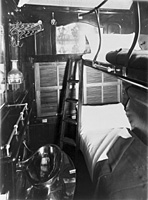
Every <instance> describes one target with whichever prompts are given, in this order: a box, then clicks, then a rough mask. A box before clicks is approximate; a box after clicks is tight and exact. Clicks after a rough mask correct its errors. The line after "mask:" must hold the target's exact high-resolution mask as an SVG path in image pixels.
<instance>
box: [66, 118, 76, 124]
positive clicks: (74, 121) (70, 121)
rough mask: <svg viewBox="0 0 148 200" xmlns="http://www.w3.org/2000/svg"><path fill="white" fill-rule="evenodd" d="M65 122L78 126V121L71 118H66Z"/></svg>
mask: <svg viewBox="0 0 148 200" xmlns="http://www.w3.org/2000/svg"><path fill="white" fill-rule="evenodd" d="M63 121H64V122H67V123H70V124H74V125H77V121H76V119H71V118H70V117H67V118H65V119H64V120H63Z"/></svg>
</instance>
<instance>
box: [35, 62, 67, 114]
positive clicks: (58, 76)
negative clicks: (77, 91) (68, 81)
mask: <svg viewBox="0 0 148 200" xmlns="http://www.w3.org/2000/svg"><path fill="white" fill-rule="evenodd" d="M65 65H66V63H65V62H43V63H42V62H40V63H35V64H34V68H35V70H34V71H35V94H36V106H37V116H38V117H47V116H55V115H56V114H57V112H58V104H59V98H60V90H61V88H62V82H63V76H64V69H65Z"/></svg>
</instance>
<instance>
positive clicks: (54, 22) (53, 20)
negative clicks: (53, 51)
mask: <svg viewBox="0 0 148 200" xmlns="http://www.w3.org/2000/svg"><path fill="white" fill-rule="evenodd" d="M51 25H53V26H56V25H57V21H56V19H55V18H54V12H52V19H51Z"/></svg>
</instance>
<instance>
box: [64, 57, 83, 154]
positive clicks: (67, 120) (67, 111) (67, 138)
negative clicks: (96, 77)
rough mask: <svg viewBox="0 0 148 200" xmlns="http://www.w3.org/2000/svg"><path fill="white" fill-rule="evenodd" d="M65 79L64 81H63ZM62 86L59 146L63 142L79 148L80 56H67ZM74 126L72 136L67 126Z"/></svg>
mask: <svg viewBox="0 0 148 200" xmlns="http://www.w3.org/2000/svg"><path fill="white" fill-rule="evenodd" d="M64 81H65V83H64ZM64 81H63V88H62V92H63V93H62V99H63V101H62V105H61V106H62V110H61V114H62V119H61V126H60V148H61V149H63V146H64V145H65V144H68V145H72V146H74V147H76V151H77V150H78V149H79V135H78V133H79V132H80V127H81V122H80V119H81V105H82V97H83V94H82V93H83V90H82V88H83V61H82V58H81V57H80V56H77V57H73V58H69V59H68V61H67V64H66V68H65V74H64ZM70 126H74V127H75V130H74V137H72V133H71V131H70V129H69V128H68V127H70Z"/></svg>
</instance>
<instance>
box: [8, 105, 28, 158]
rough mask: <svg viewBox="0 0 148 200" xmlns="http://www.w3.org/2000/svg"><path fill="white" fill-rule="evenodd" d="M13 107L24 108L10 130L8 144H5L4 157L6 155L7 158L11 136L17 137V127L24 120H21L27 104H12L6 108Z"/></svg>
mask: <svg viewBox="0 0 148 200" xmlns="http://www.w3.org/2000/svg"><path fill="white" fill-rule="evenodd" d="M13 106H24V107H23V109H22V111H21V112H20V115H19V117H18V119H17V122H16V123H15V125H14V126H13V130H12V132H11V135H10V137H9V139H8V142H7V144H6V145H5V147H6V155H7V156H8V157H10V152H9V149H10V144H11V141H12V139H13V136H14V135H18V125H19V123H20V121H23V120H24V118H23V116H24V112H25V111H27V110H28V103H25V104H12V105H8V107H13Z"/></svg>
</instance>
